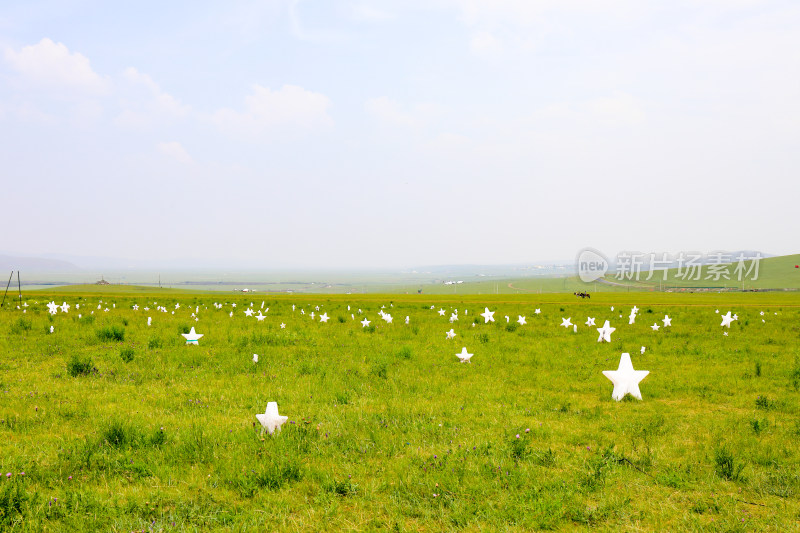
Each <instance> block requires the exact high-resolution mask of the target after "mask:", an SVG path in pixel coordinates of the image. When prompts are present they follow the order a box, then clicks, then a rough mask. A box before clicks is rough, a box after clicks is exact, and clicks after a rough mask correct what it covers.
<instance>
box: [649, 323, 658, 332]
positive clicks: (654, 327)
mask: <svg viewBox="0 0 800 533" xmlns="http://www.w3.org/2000/svg"><path fill="white" fill-rule="evenodd" d="M650 327H651V328H652V330H653V331H658V328H659V327H660V326H659V325H658V324H657V323H655V322H654V323H653V325H652V326H650Z"/></svg>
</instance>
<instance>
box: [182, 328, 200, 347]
mask: <svg viewBox="0 0 800 533" xmlns="http://www.w3.org/2000/svg"><path fill="white" fill-rule="evenodd" d="M181 335H183V338H184V339H186V344H198V342H197V341H198V340H200V337H202V336H203V334H202V333H197V332H195V330H194V326H192V329H191V330H190V331H189V333H181Z"/></svg>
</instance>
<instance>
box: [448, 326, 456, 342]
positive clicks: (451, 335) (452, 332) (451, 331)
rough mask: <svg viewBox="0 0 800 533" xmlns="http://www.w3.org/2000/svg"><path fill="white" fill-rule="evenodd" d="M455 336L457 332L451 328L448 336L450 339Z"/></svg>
mask: <svg viewBox="0 0 800 533" xmlns="http://www.w3.org/2000/svg"><path fill="white" fill-rule="evenodd" d="M455 336H456V332H455V331H453V328H450V331H448V332H447V338H448V339H453V338H455Z"/></svg>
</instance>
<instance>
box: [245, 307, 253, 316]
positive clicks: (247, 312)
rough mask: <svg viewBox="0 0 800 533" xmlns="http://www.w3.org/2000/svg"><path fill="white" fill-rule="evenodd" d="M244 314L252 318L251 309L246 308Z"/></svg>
mask: <svg viewBox="0 0 800 533" xmlns="http://www.w3.org/2000/svg"><path fill="white" fill-rule="evenodd" d="M244 314H245V315H246V316H253V309H252V308H251V307H248V308H247V309H245V310H244Z"/></svg>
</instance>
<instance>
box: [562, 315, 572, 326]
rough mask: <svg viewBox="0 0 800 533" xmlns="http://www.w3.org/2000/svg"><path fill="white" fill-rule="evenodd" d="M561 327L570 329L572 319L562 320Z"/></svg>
mask: <svg viewBox="0 0 800 533" xmlns="http://www.w3.org/2000/svg"><path fill="white" fill-rule="evenodd" d="M561 325H562V326H564V327H565V328H568V327H570V326H571V325H572V317H570V318H562V319H561Z"/></svg>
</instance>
